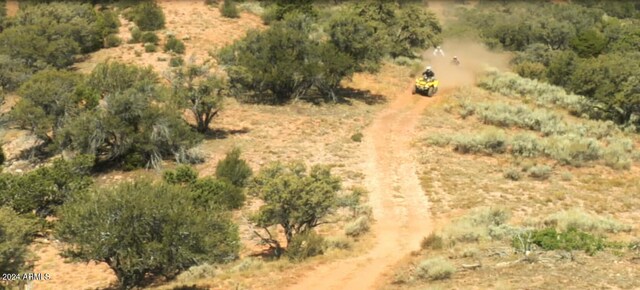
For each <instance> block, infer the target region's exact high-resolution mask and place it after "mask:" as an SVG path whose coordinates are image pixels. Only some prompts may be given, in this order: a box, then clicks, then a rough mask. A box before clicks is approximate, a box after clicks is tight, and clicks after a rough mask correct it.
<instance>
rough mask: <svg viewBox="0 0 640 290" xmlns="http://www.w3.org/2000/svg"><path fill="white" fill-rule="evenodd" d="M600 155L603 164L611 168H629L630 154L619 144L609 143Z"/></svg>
mask: <svg viewBox="0 0 640 290" xmlns="http://www.w3.org/2000/svg"><path fill="white" fill-rule="evenodd" d="M602 157H603V159H604V163H605V165H607V166H609V167H611V168H613V169H629V168H631V163H632V160H631V156H630V155H629V153H627V151H626V150H625V149H624V148H623V147H622V146H619V145H609V146H607V147H606V148H605V149H604V150H603V152H602Z"/></svg>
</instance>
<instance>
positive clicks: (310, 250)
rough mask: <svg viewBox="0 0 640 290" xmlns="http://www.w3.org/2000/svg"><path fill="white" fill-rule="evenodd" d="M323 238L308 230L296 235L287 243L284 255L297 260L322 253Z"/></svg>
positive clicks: (323, 246)
mask: <svg viewBox="0 0 640 290" xmlns="http://www.w3.org/2000/svg"><path fill="white" fill-rule="evenodd" d="M324 243H325V242H324V238H323V237H322V236H320V235H318V234H316V233H315V232H314V231H312V230H310V231H307V232H304V233H301V234H299V235H296V236H295V237H293V239H292V240H291V243H290V244H289V245H287V251H286V256H287V258H289V260H291V261H294V262H299V261H303V260H306V259H307V258H311V257H314V256H318V255H322V254H323V253H324V248H325V244H324Z"/></svg>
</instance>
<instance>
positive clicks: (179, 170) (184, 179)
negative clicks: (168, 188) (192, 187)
mask: <svg viewBox="0 0 640 290" xmlns="http://www.w3.org/2000/svg"><path fill="white" fill-rule="evenodd" d="M162 179H164V181H165V182H167V183H169V184H188V183H193V182H195V181H196V180H197V179H198V172H197V171H196V170H195V169H193V167H191V166H188V165H179V166H178V167H176V169H175V170H167V171H165V172H164V173H163V174H162Z"/></svg>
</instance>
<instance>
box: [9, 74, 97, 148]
mask: <svg viewBox="0 0 640 290" xmlns="http://www.w3.org/2000/svg"><path fill="white" fill-rule="evenodd" d="M82 82H83V78H82V75H79V74H76V73H72V72H66V71H57V70H44V71H41V72H38V73H37V74H35V75H34V76H33V77H32V78H31V79H29V81H27V82H25V83H24V84H23V85H22V86H21V87H20V90H19V93H20V96H22V99H21V100H20V101H18V104H17V105H16V108H15V109H14V110H13V111H11V114H10V119H11V120H12V121H13V122H14V123H16V124H18V125H19V126H20V127H21V128H24V129H29V130H31V131H32V132H33V133H35V134H36V136H38V137H39V138H40V139H42V140H44V141H45V142H52V141H53V140H54V138H55V134H56V133H57V131H58V130H59V129H60V128H61V127H62V125H63V124H64V122H65V120H67V119H68V118H70V117H72V116H74V115H76V114H78V112H79V111H80V110H81V105H82V103H88V102H90V101H88V100H86V99H83V98H84V97H90V96H83V95H79V94H76V88H77V87H78V86H79V85H80V84H81V83H82ZM49 132H51V134H52V135H49Z"/></svg>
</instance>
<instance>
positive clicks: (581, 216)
mask: <svg viewBox="0 0 640 290" xmlns="http://www.w3.org/2000/svg"><path fill="white" fill-rule="evenodd" d="M544 223H545V224H547V225H550V226H555V227H557V228H558V229H560V230H562V231H566V230H568V229H570V228H576V229H578V230H582V231H589V232H593V231H596V232H609V233H617V232H627V231H630V230H631V227H630V226H629V225H625V224H623V223H621V222H619V221H617V220H615V219H613V218H610V217H601V216H597V215H592V214H589V213H587V212H585V211H584V210H582V209H578V208H574V209H570V210H567V211H560V212H557V213H554V214H552V215H549V216H548V217H547V218H546V219H545V220H544Z"/></svg>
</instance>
